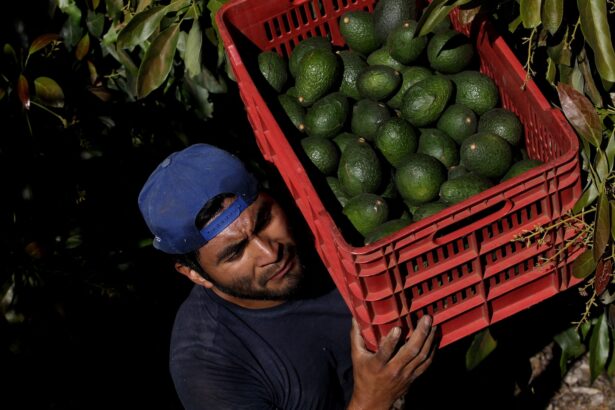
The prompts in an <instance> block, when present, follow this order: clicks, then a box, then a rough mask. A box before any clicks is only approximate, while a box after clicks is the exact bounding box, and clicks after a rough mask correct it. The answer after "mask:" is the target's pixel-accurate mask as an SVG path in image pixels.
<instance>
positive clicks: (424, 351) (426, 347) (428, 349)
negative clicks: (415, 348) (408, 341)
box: [407, 327, 436, 372]
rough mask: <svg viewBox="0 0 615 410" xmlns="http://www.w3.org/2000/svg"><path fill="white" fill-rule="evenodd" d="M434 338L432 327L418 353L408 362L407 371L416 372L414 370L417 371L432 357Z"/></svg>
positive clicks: (434, 330) (434, 332)
mask: <svg viewBox="0 0 615 410" xmlns="http://www.w3.org/2000/svg"><path fill="white" fill-rule="evenodd" d="M435 337H436V328H434V327H432V328H431V329H430V332H429V336H427V339H426V340H425V342H424V343H423V345H422V347H421V350H420V351H419V353H418V354H417V355H416V356H415V357H414V358H412V359H410V362H409V363H408V366H407V367H408V370H409V371H411V372H412V371H416V370H415V369H418V368H419V367H420V366H422V364H423V363H424V362H425V361H426V360H428V359H429V358H430V357H431V356H433V353H434V351H435V349H434V346H433V341H434V339H435Z"/></svg>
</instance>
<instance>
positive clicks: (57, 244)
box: [0, 0, 583, 409]
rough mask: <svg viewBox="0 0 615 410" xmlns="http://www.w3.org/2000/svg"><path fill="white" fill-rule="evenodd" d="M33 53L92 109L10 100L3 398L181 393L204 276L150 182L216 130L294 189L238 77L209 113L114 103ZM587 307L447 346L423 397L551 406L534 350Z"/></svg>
mask: <svg viewBox="0 0 615 410" xmlns="http://www.w3.org/2000/svg"><path fill="white" fill-rule="evenodd" d="M51 3H53V2H52V1H48V0H32V1H27V2H7V3H6V4H3V11H2V13H1V17H0V42H1V43H2V44H4V43H7V42H8V43H11V44H12V45H13V47H18V46H19V45H20V44H21V45H22V46H23V47H26V48H27V45H28V44H29V43H30V42H31V41H32V39H33V38H36V36H38V35H40V34H43V33H45V32H53V31H57V29H58V27H59V25H60V24H61V22H60V21H57V20H56V19H54V18H50V17H49V16H50V14H49V8H50V4H51ZM3 63H5V60H3ZM102 64H104V63H102ZM29 67H30V68H29V70H30V71H27V74H28V75H29V76H30V77H31V78H34V77H35V76H37V75H42V73H44V74H45V75H49V76H50V77H53V78H55V79H56V80H57V81H58V83H60V84H63V85H64V86H65V88H64V91H65V93H66V96H67V100H69V99H73V100H77V101H79V104H78V106H76V107H73V108H72V109H73V113H74V115H75V116H76V117H78V118H79V122H78V123H77V124H75V125H74V126H72V127H69V128H68V129H64V128H62V127H59V126H58V124H57V123H56V122H54V121H53V119H52V118H51V119H50V117H49V116H48V115H46V114H44V113H42V112H41V111H37V110H34V109H32V110H31V111H30V112H29V114H28V119H29V122H30V126H31V128H32V132H30V131H29V129H28V125H27V121H26V120H25V116H24V113H23V110H22V109H21V107H20V105H19V101H17V100H15V99H8V98H4V99H3V100H0V124H2V131H1V132H0V184H1V185H0V186H2V187H3V194H2V204H0V210H1V212H2V213H1V219H0V224H1V225H0V235H1V236H0V240H1V241H2V242H1V243H0V245H1V246H0V248H1V250H0V252H1V253H0V260H1V261H2V262H1V264H0V269H1V270H0V283H1V286H2V287H1V288H0V289H1V290H2V295H6V294H7V292H9V290H10V292H12V294H13V295H14V297H13V298H12V301H10V303H3V304H2V313H3V317H2V318H1V319H0V374H1V376H0V392H1V393H2V394H0V408H2V409H83V408H87V409H98V408H100V409H102V408H105V409H107V408H148V407H149V408H160V409H179V408H181V406H180V403H179V401H178V399H177V396H176V394H175V391H174V388H173V385H172V382H171V379H170V376H169V372H168V345H169V337H170V330H171V326H172V322H173V318H174V315H175V311H176V309H177V307H178V306H179V304H180V303H181V301H182V299H183V298H184V297H185V295H186V294H187V292H188V291H189V289H190V287H191V283H190V282H188V280H187V279H186V278H184V277H183V276H180V275H179V274H177V273H176V272H175V271H174V269H173V261H172V260H171V259H170V258H168V257H167V256H166V255H163V254H161V253H159V252H156V251H155V250H154V249H153V248H152V247H151V246H149V245H148V244H147V240H148V239H150V235H149V232H148V231H147V229H146V227H145V225H144V224H143V222H142V220H141V217H140V214H139V212H138V208H137V202H136V198H137V195H138V192H139V190H140V188H141V185H142V184H143V182H144V181H145V179H146V178H147V176H148V175H149V173H150V172H151V170H152V169H153V168H154V167H155V166H156V165H157V164H158V163H159V162H160V161H161V160H162V159H163V158H164V157H166V155H168V154H169V153H170V152H172V151H175V150H177V149H181V148H182V147H184V146H185V145H186V144H189V143H194V142H209V143H213V144H215V145H218V146H221V147H222V148H226V149H228V150H230V151H232V152H234V153H236V154H237V155H239V156H240V157H241V158H243V159H244V160H246V161H247V162H248V163H249V165H250V166H251V167H252V168H253V169H254V171H255V172H256V173H260V174H261V176H265V175H267V176H268V179H269V181H270V184H271V186H272V188H273V190H274V191H277V192H279V193H280V195H282V196H283V197H285V198H286V199H288V192H287V191H285V190H284V189H283V188H282V187H281V183H280V180H279V178H278V175H277V174H276V172H275V170H273V169H271V168H269V167H268V165H267V164H265V163H264V162H263V160H262V157H261V156H260V153H259V152H258V149H257V147H256V145H255V142H254V137H253V134H252V130H251V127H250V125H249V123H248V121H247V118H246V115H245V112H244V108H243V104H242V102H241V100H240V98H239V94H238V91H237V88H236V85H235V84H234V83H233V82H232V81H229V82H228V85H229V90H228V92H227V93H225V94H218V95H213V96H212V99H213V102H214V105H215V107H216V108H215V111H214V116H213V118H212V119H209V120H207V121H202V120H198V119H196V118H194V116H191V115H189V114H188V113H187V112H186V111H185V110H184V107H181V106H178V105H177V103H176V102H173V101H169V100H164V97H162V96H160V99H159V100H158V101H155V100H153V99H148V100H147V101H140V102H134V101H124V102H116V103H113V104H102V103H101V102H100V101H99V100H97V99H96V98H95V97H93V96H92V95H91V94H90V93H88V92H87V90H85V89H84V88H82V87H80V86H79V81H78V80H79V75H85V74H84V73H83V71H82V70H80V69H79V68H78V67H75V66H73V65H70V64H68V63H64V62H62V61H61V59H57V60H54V61H51V62H50V61H45V62H43V61H36V60H33V61H31V62H30V64H29ZM5 68H6V66H4V67H3V66H0V71H2V72H5ZM100 68H101V71H102V69H103V67H102V66H101V67H100ZM9 71H10V70H8V71H6V72H9ZM9 80H10V78H9ZM161 102H162V103H161ZM85 154H87V155H85ZM295 211H296V210H294V211H292V212H295ZM295 219H296V220H298V217H297V216H295ZM582 309H583V306H582V301H581V300H580V297H579V296H578V292H577V290H575V289H572V290H569V291H567V292H565V293H563V294H560V295H558V296H557V297H554V298H552V299H550V300H548V301H546V302H543V303H541V304H539V305H538V306H536V307H534V308H532V309H529V310H527V311H524V312H521V313H519V314H517V315H515V316H514V317H512V318H509V319H506V320H504V321H502V322H500V323H497V324H495V325H494V326H492V328H491V331H492V334H493V335H494V337H495V338H496V339H497V340H498V348H497V349H496V350H495V351H494V353H493V354H492V355H491V356H489V357H488V359H487V360H486V361H485V362H483V363H482V364H481V365H480V366H479V367H478V368H476V369H475V370H473V371H471V372H468V371H466V370H465V365H464V357H465V351H466V350H467V348H468V346H469V344H470V341H471V336H470V337H467V338H465V339H463V340H461V341H458V342H456V343H454V344H453V345H451V346H448V347H446V348H445V349H442V350H441V351H440V352H438V353H437V355H436V359H435V362H434V365H433V366H432V369H430V371H429V372H428V373H427V374H426V375H425V376H424V377H423V378H421V379H419V380H418V381H417V382H416V384H415V385H414V386H413V387H412V388H411V391H410V398H409V404H410V405H411V406H413V407H412V408H425V409H438V408H451V407H453V406H454V407H459V408H494V407H495V408H525V409H529V408H537V409H539V408H544V407H545V405H546V402H547V401H546V400H548V398H549V397H550V396H551V394H552V393H553V392H554V391H555V389H557V387H559V381H560V378H559V367H558V363H557V360H556V361H554V362H553V363H552V365H551V366H550V367H549V368H548V370H547V371H546V372H545V373H544V374H543V376H542V377H541V378H539V379H537V380H534V381H533V383H532V384H531V385H528V381H529V375H530V370H531V369H530V368H529V357H531V356H532V355H534V354H536V353H537V352H539V351H540V350H541V349H543V348H544V346H546V345H547V344H548V343H550V342H551V341H552V337H553V335H554V334H555V333H557V332H559V331H562V330H564V329H566V328H567V327H568V326H569V325H570V322H571V321H573V320H577V319H578V315H579V314H580V312H582V311H583V310H582ZM15 315H17V316H18V319H10V318H11V317H13V318H14V317H15ZM306 360H309V358H306Z"/></svg>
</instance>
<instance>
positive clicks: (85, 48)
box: [75, 33, 90, 61]
mask: <svg viewBox="0 0 615 410" xmlns="http://www.w3.org/2000/svg"><path fill="white" fill-rule="evenodd" d="M89 51H90V35H89V34H88V33H85V35H84V36H83V37H82V38H81V40H79V42H78V43H77V47H76V48H75V58H77V60H79V61H81V60H83V58H84V57H85V56H86V55H87V54H88V52H89Z"/></svg>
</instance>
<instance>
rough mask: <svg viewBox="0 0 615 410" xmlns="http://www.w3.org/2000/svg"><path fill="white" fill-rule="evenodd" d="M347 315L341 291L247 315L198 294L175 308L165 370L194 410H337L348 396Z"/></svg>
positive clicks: (205, 291)
mask: <svg viewBox="0 0 615 410" xmlns="http://www.w3.org/2000/svg"><path fill="white" fill-rule="evenodd" d="M350 326H351V315H350V312H349V310H348V307H347V306H346V305H345V304H344V301H343V299H342V298H341V296H340V294H339V293H338V291H337V290H336V289H335V290H333V291H331V292H329V293H327V294H325V295H323V296H320V297H316V298H310V299H300V300H292V301H289V302H286V303H283V304H281V305H279V306H276V307H273V308H267V309H246V308H242V307H239V306H236V305H234V304H232V303H229V302H227V301H225V300H223V299H221V298H220V297H219V296H217V295H216V294H215V293H213V292H212V291H211V290H209V289H206V288H204V287H202V286H195V287H194V289H193V290H192V291H191V293H190V295H189V296H188V298H187V299H186V301H185V302H184V303H183V304H182V306H181V307H180V309H179V311H178V313H177V317H176V319H175V325H174V327H173V334H172V339H171V354H170V369H171V375H172V377H173V381H174V383H175V388H176V390H177V393H178V395H179V398H180V400H181V402H182V404H183V405H184V407H185V408H186V409H188V410H193V409H208V410H214V409H232V410H236V409H284V410H287V409H288V410H290V409H338V408H339V409H342V408H344V407H345V405H346V404H347V403H348V401H349V400H350V396H351V393H352V362H351V359H350Z"/></svg>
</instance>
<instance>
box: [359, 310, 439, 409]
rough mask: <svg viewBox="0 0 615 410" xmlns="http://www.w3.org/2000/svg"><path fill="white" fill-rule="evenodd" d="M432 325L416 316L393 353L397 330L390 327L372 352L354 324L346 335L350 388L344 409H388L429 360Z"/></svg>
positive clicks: (425, 317)
mask: <svg viewBox="0 0 615 410" xmlns="http://www.w3.org/2000/svg"><path fill="white" fill-rule="evenodd" d="M435 333H436V332H435V329H433V328H432V327H431V317H429V316H423V317H422V318H421V320H419V322H418V324H417V327H416V329H415V330H414V333H412V335H411V336H410V339H408V341H407V342H406V343H405V344H404V345H403V346H402V347H401V348H399V350H398V351H397V353H395V347H396V346H397V343H398V341H399V337H400V335H401V330H400V329H399V328H394V329H393V330H391V332H389V334H388V335H387V336H386V337H385V338H383V339H382V340H381V342H380V347H379V348H378V351H377V352H375V353H372V352H370V351H369V350H367V349H366V347H365V342H364V341H363V337H362V336H361V331H360V329H359V326H358V324H357V323H356V321H355V320H354V319H353V320H352V331H351V335H350V341H351V344H352V346H351V350H352V365H353V376H354V390H353V392H352V399H351V400H350V404H349V405H348V410H379V409H383V410H388V409H390V408H391V406H392V405H393V403H394V402H395V400H397V399H398V398H399V397H401V396H402V395H404V394H405V393H406V391H407V390H408V387H410V384H411V383H412V382H413V381H414V380H415V379H416V378H417V377H418V376H420V375H421V374H423V372H424V371H425V370H427V368H428V367H429V365H430V364H431V361H432V358H433V352H434V350H433V349H432V348H431V347H432V344H433V340H434V335H435Z"/></svg>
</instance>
